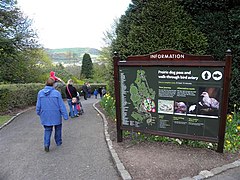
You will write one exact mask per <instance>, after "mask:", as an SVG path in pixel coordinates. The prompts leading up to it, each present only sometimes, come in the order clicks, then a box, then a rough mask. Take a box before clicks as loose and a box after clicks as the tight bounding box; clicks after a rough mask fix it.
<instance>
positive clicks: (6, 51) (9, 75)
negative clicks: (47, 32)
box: [0, 0, 39, 83]
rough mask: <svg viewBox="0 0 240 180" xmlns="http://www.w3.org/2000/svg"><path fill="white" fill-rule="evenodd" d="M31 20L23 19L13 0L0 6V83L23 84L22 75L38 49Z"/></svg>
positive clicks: (4, 1)
mask: <svg viewBox="0 0 240 180" xmlns="http://www.w3.org/2000/svg"><path fill="white" fill-rule="evenodd" d="M36 39H37V36H36V34H35V32H34V30H33V29H32V28H31V20H30V19H28V18H27V17H24V16H23V14H22V13H21V11H20V10H19V9H18V8H17V7H16V1H14V0H2V1H1V4H0V57H1V63H0V69H1V71H0V81H4V82H14V83H18V82H25V78H24V76H23V73H24V72H26V71H27V70H28V68H29V63H31V62H32V61H31V58H28V55H30V56H31V57H32V55H33V54H34V53H30V51H31V50H33V51H35V50H36V49H37V48H39V45H38V43H37V40H36Z"/></svg>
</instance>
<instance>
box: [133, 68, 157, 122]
mask: <svg viewBox="0 0 240 180" xmlns="http://www.w3.org/2000/svg"><path fill="white" fill-rule="evenodd" d="M155 95H156V93H155V91H153V89H152V88H150V87H149V85H148V81H147V79H146V74H145V71H144V70H137V76H136V80H135V81H134V83H132V84H131V85H130V99H131V101H132V103H133V106H134V110H133V112H132V113H131V116H132V117H133V118H134V119H135V120H136V121H138V122H139V123H143V122H146V123H147V125H153V124H155V120H156V118H155V117H153V116H152V114H151V113H155V112H156V105H155V102H154V99H155Z"/></svg>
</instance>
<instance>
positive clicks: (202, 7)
mask: <svg viewBox="0 0 240 180" xmlns="http://www.w3.org/2000/svg"><path fill="white" fill-rule="evenodd" d="M179 2H180V4H181V5H183V6H184V9H185V11H186V12H187V13H188V14H189V15H190V16H191V17H192V19H193V22H194V24H195V26H198V27H199V29H200V31H201V32H203V33H204V34H205V36H206V37H207V39H208V48H207V50H206V53H207V54H211V55H213V56H214V57H215V59H217V60H223V59H224V56H225V51H226V50H227V49H231V50H232V54H233V64H232V80H231V89H230V109H233V105H234V104H237V103H239V101H240V91H239V90H238V85H239V83H240V80H239V76H240V72H239V59H240V50H239V49H240V45H239V41H240V34H239V28H240V18H239V16H240V3H239V1H232V0H221V1H219V0H210V1H209V0H201V1H194V0H179Z"/></svg>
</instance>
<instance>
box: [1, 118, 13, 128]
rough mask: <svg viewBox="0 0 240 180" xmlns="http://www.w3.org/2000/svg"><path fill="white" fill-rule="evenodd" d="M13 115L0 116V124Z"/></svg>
mask: <svg viewBox="0 0 240 180" xmlns="http://www.w3.org/2000/svg"><path fill="white" fill-rule="evenodd" d="M11 117H12V116H0V126H1V125H3V124H4V123H5V122H7V121H8V120H10V119H11Z"/></svg>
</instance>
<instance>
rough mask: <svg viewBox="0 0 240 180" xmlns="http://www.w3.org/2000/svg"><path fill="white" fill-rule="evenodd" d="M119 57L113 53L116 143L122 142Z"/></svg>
mask: <svg viewBox="0 0 240 180" xmlns="http://www.w3.org/2000/svg"><path fill="white" fill-rule="evenodd" d="M119 61H120V57H119V56H118V54H117V52H115V53H114V57H113V64H114V89H115V104H116V119H117V142H122V129H121V124H122V123H121V108H120V86H119V68H118V62H119Z"/></svg>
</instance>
